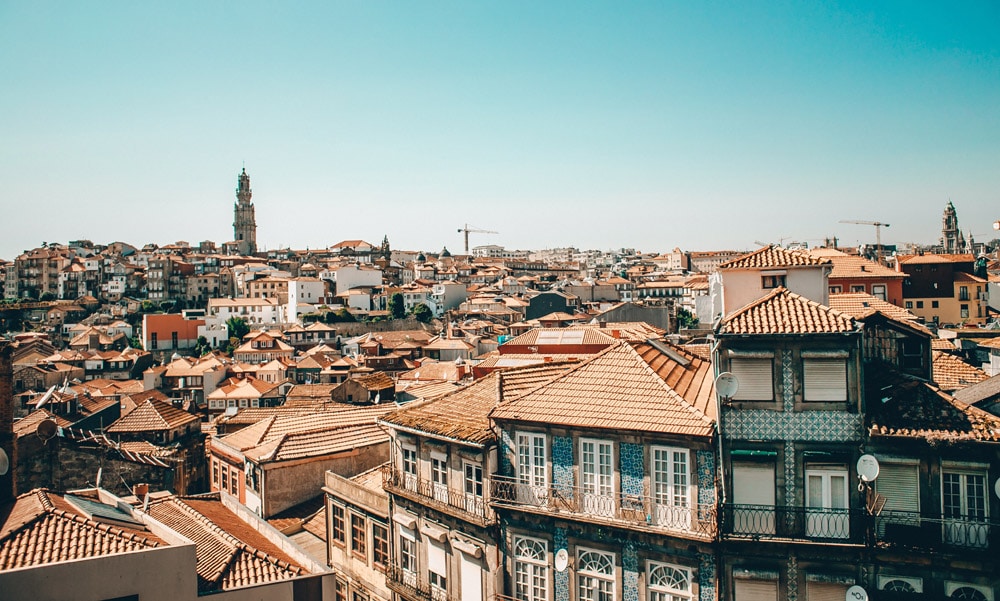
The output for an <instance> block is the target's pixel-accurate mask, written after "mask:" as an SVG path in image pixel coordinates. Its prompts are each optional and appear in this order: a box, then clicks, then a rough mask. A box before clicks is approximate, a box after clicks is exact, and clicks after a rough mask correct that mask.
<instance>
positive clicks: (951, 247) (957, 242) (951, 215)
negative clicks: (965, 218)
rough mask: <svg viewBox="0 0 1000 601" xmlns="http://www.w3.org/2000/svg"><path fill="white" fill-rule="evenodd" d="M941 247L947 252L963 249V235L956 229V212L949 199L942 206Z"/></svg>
mask: <svg viewBox="0 0 1000 601" xmlns="http://www.w3.org/2000/svg"><path fill="white" fill-rule="evenodd" d="M941 249H942V251H943V252H945V253H948V254H954V253H961V252H964V251H965V236H963V235H962V230H960V229H958V213H957V212H956V211H955V205H953V204H951V201H950V200H949V201H948V206H946V207H945V208H944V217H942V218H941Z"/></svg>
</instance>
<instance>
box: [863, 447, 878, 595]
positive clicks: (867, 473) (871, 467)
mask: <svg viewBox="0 0 1000 601" xmlns="http://www.w3.org/2000/svg"><path fill="white" fill-rule="evenodd" d="M878 470H879V467H878V459H875V456H874V455H868V454H865V455H862V456H861V457H859V458H858V476H859V477H860V478H861V479H862V480H863V481H865V482H872V481H874V480H875V478H878ZM866 598H867V597H866Z"/></svg>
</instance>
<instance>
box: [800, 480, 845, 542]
mask: <svg viewBox="0 0 1000 601" xmlns="http://www.w3.org/2000/svg"><path fill="white" fill-rule="evenodd" d="M806 506H807V509H806V536H815V537H818V538H847V537H848V536H850V534H851V529H850V522H849V520H848V515H847V468H846V467H844V466H842V465H816V466H813V467H807V468H806Z"/></svg>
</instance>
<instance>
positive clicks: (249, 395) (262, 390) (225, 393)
mask: <svg viewBox="0 0 1000 601" xmlns="http://www.w3.org/2000/svg"><path fill="white" fill-rule="evenodd" d="M281 384H282V383H281V382H278V383H275V382H267V381H265V380H261V379H260V378H254V377H251V376H247V377H245V378H229V379H228V380H226V381H225V382H223V383H222V385H220V386H219V387H218V388H216V389H215V390H213V391H212V392H211V393H209V395H208V398H209V399H211V400H219V399H223V400H224V399H259V398H262V397H272V396H280V394H279V389H280V388H281Z"/></svg>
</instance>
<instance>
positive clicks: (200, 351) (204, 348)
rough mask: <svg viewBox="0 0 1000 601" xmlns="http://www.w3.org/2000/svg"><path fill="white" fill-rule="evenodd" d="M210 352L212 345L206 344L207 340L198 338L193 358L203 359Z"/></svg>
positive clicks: (202, 337)
mask: <svg viewBox="0 0 1000 601" xmlns="http://www.w3.org/2000/svg"><path fill="white" fill-rule="evenodd" d="M211 352H212V345H211V344H209V343H208V338H205V337H204V336H198V341H197V342H196V343H195V345H194V356H195V357H203V356H205V355H207V354H209V353H211Z"/></svg>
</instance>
